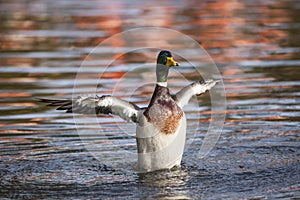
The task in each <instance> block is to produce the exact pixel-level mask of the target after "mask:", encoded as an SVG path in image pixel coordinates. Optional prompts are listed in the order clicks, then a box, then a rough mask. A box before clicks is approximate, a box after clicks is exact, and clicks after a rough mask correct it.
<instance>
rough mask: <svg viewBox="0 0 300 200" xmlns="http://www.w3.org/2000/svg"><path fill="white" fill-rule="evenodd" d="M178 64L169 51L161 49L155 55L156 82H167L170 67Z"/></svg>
mask: <svg viewBox="0 0 300 200" xmlns="http://www.w3.org/2000/svg"><path fill="white" fill-rule="evenodd" d="M173 66H179V63H178V62H176V61H175V60H174V59H173V57H172V54H171V52H170V51H167V50H163V51H161V52H160V53H159V54H158V56H157V63H156V78H157V82H167V78H168V73H169V69H170V67H173Z"/></svg>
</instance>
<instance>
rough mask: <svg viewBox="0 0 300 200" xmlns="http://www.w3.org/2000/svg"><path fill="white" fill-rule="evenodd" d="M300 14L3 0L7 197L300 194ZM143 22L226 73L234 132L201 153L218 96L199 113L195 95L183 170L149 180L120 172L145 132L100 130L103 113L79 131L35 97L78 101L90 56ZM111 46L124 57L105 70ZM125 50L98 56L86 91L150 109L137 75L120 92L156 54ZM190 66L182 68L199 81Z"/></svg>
mask: <svg viewBox="0 0 300 200" xmlns="http://www.w3.org/2000/svg"><path fill="white" fill-rule="evenodd" d="M299 8H300V4H299V2H298V1H280V2H279V1H246V0H245V1H226V2H221V1H220V2H214V1H203V2H202V3H197V1H164V2H161V1H151V3H150V2H149V3H141V2H140V1H134V2H132V1H130V3H128V2H123V1H118V2H114V3H103V2H100V1H96V0H90V1H84V2H83V1H77V0H76V1H62V0H60V1H51V2H50V1H49V2H47V1H42V0H39V1H1V3H0V19H1V20H0V21H1V22H0V27H1V38H0V45H1V46H0V48H1V52H0V57H1V59H0V66H1V68H0V95H1V97H2V98H1V100H0V104H1V107H0V110H1V112H0V120H1V121H0V125H1V126H0V149H1V150H0V177H1V178H0V196H1V197H3V198H31V199H32V198H33V199H35V198H79V199H86V198H175V199H176V198H177V199H184V198H187V199H188V198H191V199H199V198H203V199H274V198H287V199H297V198H300V181H299V180H300V176H299V171H300V161H299V152H300V150H299V144H300V143H299V127H300V125H299V121H300V117H299V116H300V106H299V105H300V99H299V96H300V81H299V77H300V71H299V67H300V36H299V30H300V29H299V26H300V25H299V24H300V21H299V19H300V16H299V13H300V12H299ZM141 26H160V27H167V28H171V29H174V30H177V31H180V32H182V33H184V34H187V35H189V36H191V37H193V38H194V39H195V40H197V41H198V42H199V43H201V44H202V46H203V47H204V48H205V49H206V50H207V51H208V53H209V54H210V56H211V57H212V58H213V60H214V61H215V62H216V64H217V66H218V68H219V70H220V72H221V74H222V77H223V82H224V86H225V89H226V98H227V115H226V121H225V124H224V129H223V133H222V135H221V137H220V139H219V141H218V143H217V145H216V146H215V147H214V149H213V150H212V151H211V152H210V154H209V155H208V156H207V157H205V158H203V159H201V160H199V159H197V157H196V156H195V155H197V153H198V152H199V148H200V146H201V144H202V142H203V138H204V136H205V133H206V131H207V129H208V125H209V121H210V116H211V107H210V96H209V94H205V95H204V96H202V97H201V98H199V99H198V100H199V103H200V105H201V107H199V108H197V110H195V105H197V103H196V99H194V101H193V102H192V103H191V105H190V106H187V107H186V108H185V111H186V115H187V118H188V124H189V125H188V133H189V134H188V140H187V142H188V147H187V149H186V151H185V154H184V158H183V166H182V167H181V168H177V169H172V170H166V171H160V172H154V173H150V174H145V175H139V174H137V173H136V172H135V171H134V170H132V169H131V167H130V165H125V166H124V167H123V170H120V168H122V166H120V165H119V163H120V161H122V159H123V160H124V162H125V160H126V159H127V158H124V157H123V155H122V154H121V153H120V151H122V150H125V151H132V152H134V151H135V148H136V147H135V138H134V136H133V135H134V125H130V124H128V123H125V122H122V120H120V119H119V118H113V117H103V116H102V117H101V118H99V119H98V120H97V123H91V121H95V118H93V116H78V117H80V119H81V120H82V123H79V124H75V122H74V118H73V115H72V114H65V113H63V112H61V111H55V110H54V109H53V108H49V107H45V106H44V105H42V104H40V103H38V102H37V101H36V98H37V97H56V98H64V97H71V96H72V94H73V85H74V79H75V78H76V75H77V72H78V70H79V68H80V66H81V64H82V61H83V60H84V59H85V58H86V57H87V55H88V54H89V53H90V52H91V50H92V49H93V48H94V47H95V46H96V45H97V44H98V43H99V42H101V41H103V40H104V39H106V38H108V37H110V36H111V35H113V34H116V33H119V32H121V31H124V30H128V29H130V28H135V27H141ZM112 51H113V52H114V53H115V56H116V57H117V58H118V59H116V61H115V62H114V63H113V64H112V65H111V66H110V67H109V69H106V67H107V66H105V65H104V63H106V62H107V61H106V60H103V59H101V57H97V55H103V54H110V53H111V52H112ZM124 51H126V45H125V44H124V41H116V43H115V44H112V46H111V47H109V48H99V49H96V51H95V52H94V53H95V58H94V59H93V60H89V61H88V62H87V67H86V68H85V73H86V76H85V77H84V78H82V79H80V82H79V83H78V84H79V86H80V90H78V93H81V94H86V93H90V91H91V90H93V88H94V87H95V84H98V87H97V94H98V95H102V94H111V93H112V91H114V94H115V95H116V96H118V97H121V98H124V99H131V100H133V101H134V102H136V103H137V104H138V105H140V106H145V105H147V103H148V102H149V99H150V97H151V94H152V90H153V87H154V85H153V84H148V85H143V86H141V87H137V86H136V82H134V81H135V80H136V78H137V77H131V78H130V77H129V78H128V79H127V82H125V84H119V86H120V87H118V88H115V86H116V85H117V84H118V83H119V82H118V81H119V80H120V78H121V77H122V76H123V75H124V74H126V73H127V72H128V71H130V70H132V69H133V68H136V67H137V66H138V67H139V66H140V67H141V69H142V70H147V69H145V68H146V67H147V65H144V64H145V62H147V63H150V64H151V62H155V57H154V58H152V57H149V55H151V56H152V55H154V54H153V53H151V52H150V54H148V53H149V52H148V53H147V52H132V53H130V54H126V55H123V56H120V55H122V54H123V52H124ZM181 61H182V63H183V67H185V70H183V71H180V72H181V73H185V75H186V77H187V79H188V80H189V81H195V80H197V79H198V78H199V77H198V76H196V75H195V74H193V71H192V70H189V69H190V68H189V65H188V62H186V61H185V60H181ZM105 70H108V71H106V73H104V74H103V75H104V76H103V77H102V78H101V79H100V80H99V75H98V73H99V72H101V73H102V72H103V71H105ZM146 76H147V75H146ZM132 82H133V83H132ZM134 83H135V84H134ZM186 84H187V83H186V82H183V81H182V79H180V78H178V77H177V75H176V73H175V74H174V76H171V77H170V87H171V89H172V91H174V92H175V91H178V90H179V89H180V88H181V87H183V86H185V85H186ZM91 88H92V89H91ZM131 90H134V94H133V95H132V94H131V93H129V92H128V91H131ZM133 97H134V98H133ZM199 114H200V119H199ZM199 122H200V124H201V126H198V123H199ZM99 126H100V127H101V128H100V130H99ZM120 127H121V128H120ZM77 130H81V131H83V132H84V133H86V139H87V140H91V141H94V142H95V143H97V144H99V149H98V151H99V152H100V153H103V154H102V155H104V156H106V157H105V161H106V162H101V160H100V161H99V160H97V159H96V158H95V157H93V155H92V154H91V153H90V152H89V151H88V150H87V148H86V145H85V142H86V141H83V140H82V138H80V137H79V136H78V133H77ZM124 130H126V131H124ZM107 160H109V162H107Z"/></svg>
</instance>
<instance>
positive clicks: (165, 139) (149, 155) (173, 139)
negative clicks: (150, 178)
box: [136, 115, 186, 173]
mask: <svg viewBox="0 0 300 200" xmlns="http://www.w3.org/2000/svg"><path fill="white" fill-rule="evenodd" d="M185 137H186V118H185V115H183V117H182V119H181V121H180V125H179V127H178V129H177V131H176V132H175V133H174V134H170V135H165V134H162V133H161V132H160V131H159V130H158V129H157V128H155V127H154V126H153V125H152V124H150V123H148V122H147V120H146V119H143V120H141V122H140V123H139V124H138V125H137V129H136V139H137V146H138V172H141V173H142V172H150V171H155V170H160V169H170V168H172V167H174V166H175V165H180V163H181V159H182V154H183V150H184V145H185Z"/></svg>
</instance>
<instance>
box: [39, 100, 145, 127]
mask: <svg viewBox="0 0 300 200" xmlns="http://www.w3.org/2000/svg"><path fill="white" fill-rule="evenodd" d="M39 101H40V102H44V103H48V105H49V106H56V107H58V108H57V110H66V112H67V113H79V114H105V115H108V114H113V115H118V116H120V117H121V118H122V119H124V120H126V121H129V122H136V123H137V122H138V111H139V110H140V108H139V107H138V106H136V105H135V104H133V103H130V102H128V101H125V100H122V99H118V98H116V97H112V96H102V97H87V96H79V97H77V98H76V99H74V100H71V99H45V98H40V99H39Z"/></svg>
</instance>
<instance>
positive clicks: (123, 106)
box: [40, 50, 218, 172]
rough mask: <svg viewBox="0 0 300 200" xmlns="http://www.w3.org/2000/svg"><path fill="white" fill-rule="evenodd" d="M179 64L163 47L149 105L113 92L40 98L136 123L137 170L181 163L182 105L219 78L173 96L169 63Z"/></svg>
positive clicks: (61, 107) (71, 109) (73, 110)
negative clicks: (110, 94) (110, 93)
mask: <svg viewBox="0 0 300 200" xmlns="http://www.w3.org/2000/svg"><path fill="white" fill-rule="evenodd" d="M176 66H179V63H177V62H176V61H175V60H174V59H173V57H172V54H171V52H170V51H167V50H163V51H161V52H160V53H159V55H158V57H157V64H156V78H157V83H156V87H155V91H154V93H153V95H152V98H151V101H150V104H149V106H148V107H146V108H140V107H138V106H137V105H135V104H133V103H131V102H127V101H124V100H122V99H119V98H116V97H113V96H101V97H87V96H79V97H78V98H77V99H73V100H71V99H40V101H42V102H46V103H49V105H50V106H58V108H57V110H66V112H67V113H80V114H95V113H96V114H113V115H118V116H119V117H121V118H122V119H124V120H126V121H128V122H133V123H136V142H137V150H138V164H137V165H138V171H139V172H151V171H156V170H160V169H170V168H173V167H174V166H179V165H180V163H181V160H182V154H183V151H184V145H185V137H186V117H185V114H184V112H183V110H182V108H183V107H184V106H185V105H186V104H187V103H188V102H189V100H190V98H191V97H192V96H193V95H200V94H202V93H204V92H206V91H208V90H209V89H211V88H212V87H213V86H214V85H215V84H216V83H217V82H218V81H213V80H209V81H206V82H200V81H198V82H194V83H192V84H190V85H188V86H186V87H184V88H183V89H182V90H180V91H179V92H178V93H176V95H174V96H171V94H170V91H169V88H168V87H167V78H168V72H169V69H170V67H176Z"/></svg>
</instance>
